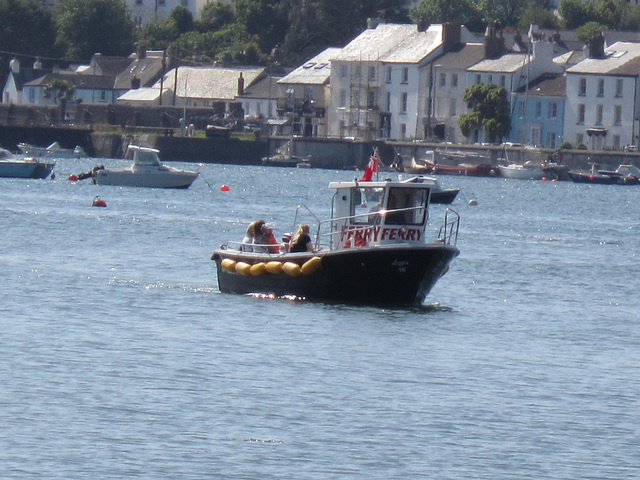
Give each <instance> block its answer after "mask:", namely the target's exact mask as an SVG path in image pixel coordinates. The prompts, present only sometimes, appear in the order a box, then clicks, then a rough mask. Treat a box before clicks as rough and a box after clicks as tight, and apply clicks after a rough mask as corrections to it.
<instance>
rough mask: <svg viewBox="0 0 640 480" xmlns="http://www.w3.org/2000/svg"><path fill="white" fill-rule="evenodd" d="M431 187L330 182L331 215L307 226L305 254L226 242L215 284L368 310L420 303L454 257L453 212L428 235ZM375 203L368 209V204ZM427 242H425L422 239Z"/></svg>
mask: <svg viewBox="0 0 640 480" xmlns="http://www.w3.org/2000/svg"><path fill="white" fill-rule="evenodd" d="M434 186H435V183H434V182H433V181H432V180H430V179H428V178H424V177H418V178H415V179H409V180H405V181H384V182H381V181H373V182H358V181H351V182H332V183H330V184H329V188H331V189H333V190H335V194H334V196H333V200H332V214H331V218H329V219H327V220H319V219H318V217H316V216H315V215H314V214H313V213H312V212H311V210H310V209H308V208H307V207H306V206H303V205H301V206H299V207H298V209H297V210H296V214H295V217H294V227H295V226H297V225H298V224H299V223H300V218H302V217H303V216H304V214H305V212H308V214H309V216H310V218H313V219H315V220H316V222H315V223H314V229H312V231H314V233H315V245H314V250H313V251H309V252H296V253H291V252H288V251H287V250H286V248H282V249H281V251H280V252H279V253H262V252H256V251H251V252H247V251H243V250H245V248H243V247H249V248H253V249H254V250H258V249H259V250H262V248H255V247H256V245H246V244H245V245H243V244H242V243H241V242H228V243H226V244H224V245H222V246H221V247H220V248H219V249H217V250H216V251H215V252H214V253H213V255H212V260H214V261H215V262H216V268H217V274H218V286H219V288H220V291H221V292H223V293H236V294H250V293H256V294H270V295H275V296H295V297H300V298H307V299H319V300H328V301H339V302H348V303H353V302H355V303H359V304H371V305H375V304H378V305H415V304H422V303H424V301H425V299H426V297H427V295H428V294H429V292H430V291H431V289H432V288H433V287H434V285H435V284H436V282H437V281H438V280H439V279H440V278H441V277H442V276H443V275H444V274H445V273H446V272H447V270H448V269H449V265H450V263H451V261H452V260H453V259H454V258H455V257H456V256H458V255H459V253H460V252H459V250H458V248H457V246H456V243H457V239H458V228H459V222H460V217H459V215H458V214H457V213H456V212H455V211H453V210H451V209H450V208H447V209H446V210H445V212H444V218H443V223H442V225H441V226H440V227H439V228H438V229H436V230H434V231H428V229H427V226H428V225H429V204H430V202H429V199H430V194H431V191H432V189H433V188H434ZM367 199H377V200H371V202H373V201H375V202H377V203H376V204H375V205H373V206H371V205H369V204H368V203H369V201H368V200H367ZM427 237H429V238H427Z"/></svg>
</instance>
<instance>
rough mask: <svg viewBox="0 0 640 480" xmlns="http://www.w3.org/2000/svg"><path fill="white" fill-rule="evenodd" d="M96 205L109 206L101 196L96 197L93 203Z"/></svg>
mask: <svg viewBox="0 0 640 480" xmlns="http://www.w3.org/2000/svg"><path fill="white" fill-rule="evenodd" d="M92 205H93V206H94V207H106V206H107V202H105V201H104V200H102V199H101V198H100V197H96V198H94V199H93V204H92Z"/></svg>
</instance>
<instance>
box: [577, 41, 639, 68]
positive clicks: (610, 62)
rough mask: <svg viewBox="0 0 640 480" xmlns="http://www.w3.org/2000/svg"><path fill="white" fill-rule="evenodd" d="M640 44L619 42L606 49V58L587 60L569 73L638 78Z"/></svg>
mask: <svg viewBox="0 0 640 480" xmlns="http://www.w3.org/2000/svg"><path fill="white" fill-rule="evenodd" d="M639 58H640V43H632V42H617V43H614V44H613V45H611V46H610V47H607V48H605V58H587V59H584V60H583V61H581V62H580V63H578V64H576V65H574V66H573V67H571V68H569V69H568V70H567V73H584V74H599V75H617V76H636V75H638V73H639V71H640V70H639V69H640V62H639V60H638V59H639Z"/></svg>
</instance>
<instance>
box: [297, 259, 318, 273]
mask: <svg viewBox="0 0 640 480" xmlns="http://www.w3.org/2000/svg"><path fill="white" fill-rule="evenodd" d="M321 266H322V257H313V258H311V259H309V260H307V261H306V262H304V264H303V265H302V267H300V273H302V274H303V275H311V274H312V273H314V272H316V271H317V270H318V269H319V268H320V267H321Z"/></svg>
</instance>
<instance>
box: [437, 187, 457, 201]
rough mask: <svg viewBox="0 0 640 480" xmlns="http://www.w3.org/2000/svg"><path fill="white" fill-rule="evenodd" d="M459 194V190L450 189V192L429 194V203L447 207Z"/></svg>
mask: <svg viewBox="0 0 640 480" xmlns="http://www.w3.org/2000/svg"><path fill="white" fill-rule="evenodd" d="M458 193H460V189H459V188H455V189H451V190H440V191H439V192H431V203H442V204H445V205H449V204H451V203H453V201H454V200H455V199H456V197H457V196H458Z"/></svg>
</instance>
